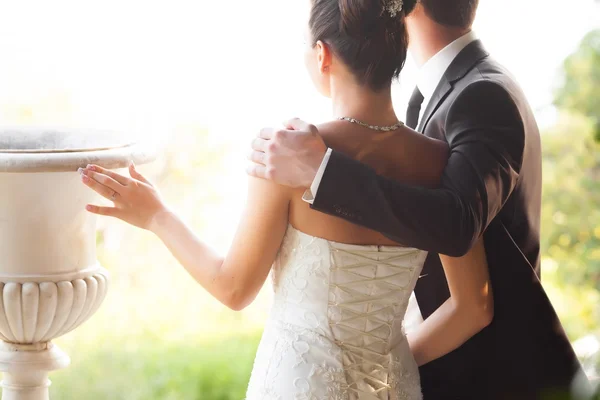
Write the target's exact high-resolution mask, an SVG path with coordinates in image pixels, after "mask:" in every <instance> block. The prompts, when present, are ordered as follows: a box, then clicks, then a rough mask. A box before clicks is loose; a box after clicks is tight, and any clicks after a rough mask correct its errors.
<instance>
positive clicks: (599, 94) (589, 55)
mask: <svg viewBox="0 0 600 400" xmlns="http://www.w3.org/2000/svg"><path fill="white" fill-rule="evenodd" d="M555 104H556V105H557V106H558V107H560V108H563V109H565V110H569V111H572V112H577V113H581V114H582V115H584V116H586V117H587V118H589V119H590V120H591V121H592V124H593V126H594V132H593V135H594V137H595V139H596V141H598V142H600V29H597V30H594V31H592V32H590V33H588V34H587V35H586V36H585V38H584V39H583V40H582V41H581V44H580V46H579V48H578V49H577V51H576V52H575V53H573V54H572V55H570V56H569V57H568V58H567V59H566V60H565V63H564V82H563V85H562V86H561V87H560V88H559V89H558V90H557V92H556V101H555Z"/></svg>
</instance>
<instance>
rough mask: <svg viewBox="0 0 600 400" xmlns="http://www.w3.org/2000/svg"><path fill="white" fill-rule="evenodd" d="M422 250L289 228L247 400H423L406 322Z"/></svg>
mask: <svg viewBox="0 0 600 400" xmlns="http://www.w3.org/2000/svg"><path fill="white" fill-rule="evenodd" d="M426 255H427V253H426V252H424V251H420V250H416V249H412V248H404V247H391V246H359V245H348V244H342V243H336V242H332V241H328V240H325V239H321V238H317V237H313V236H310V235H307V234H305V233H302V232H300V231H298V230H296V229H295V228H293V227H292V226H291V225H290V226H289V227H288V230H287V232H286V235H285V238H284V240H283V243H282V247H281V249H280V252H279V255H278V257H277V261H276V263H275V265H274V267H273V272H272V273H273V276H272V278H273V287H274V290H275V297H274V302H273V307H272V310H271V314H270V317H269V320H268V322H267V324H266V326H265V331H264V334H263V337H262V339H261V342H260V345H259V348H258V352H257V354H256V359H255V361H254V369H253V371H252V377H251V379H250V384H249V386H248V392H247V397H246V399H247V400H355V399H360V400H371V399H372V400H380V399H381V400H383V399H385V400H404V399H410V400H420V399H421V397H422V396H421V390H420V385H419V371H418V368H417V365H416V363H415V361H414V359H413V357H412V355H411V353H410V350H409V347H408V343H407V341H406V336H405V334H404V331H403V327H402V321H403V317H404V313H405V312H406V308H407V305H408V301H409V298H410V295H411V293H412V291H413V289H414V286H415V284H416V281H417V279H418V277H419V274H420V272H421V269H422V267H423V263H424V262H425V257H426Z"/></svg>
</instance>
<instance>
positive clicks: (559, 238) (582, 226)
mask: <svg viewBox="0 0 600 400" xmlns="http://www.w3.org/2000/svg"><path fill="white" fill-rule="evenodd" d="M592 130H593V127H592V125H591V124H590V122H589V119H586V118H583V117H581V116H579V115H576V114H570V113H565V112H563V113H562V115H561V118H560V120H559V123H558V124H557V125H556V126H555V127H554V128H553V129H551V130H549V131H547V132H545V133H544V135H543V146H544V147H543V150H544V151H543V170H544V176H543V200H542V255H543V269H542V281H543V282H544V285H545V286H547V287H548V289H549V293H550V295H551V297H552V298H553V302H554V304H555V306H556V308H557V311H558V313H559V314H560V316H561V319H562V321H563V323H564V324H565V327H566V329H567V332H568V334H569V336H570V337H571V339H578V338H580V337H582V336H585V335H587V334H589V333H591V332H596V333H598V334H600V325H599V324H598V321H600V143H597V142H595V141H594V140H593V139H592V135H591V132H592Z"/></svg>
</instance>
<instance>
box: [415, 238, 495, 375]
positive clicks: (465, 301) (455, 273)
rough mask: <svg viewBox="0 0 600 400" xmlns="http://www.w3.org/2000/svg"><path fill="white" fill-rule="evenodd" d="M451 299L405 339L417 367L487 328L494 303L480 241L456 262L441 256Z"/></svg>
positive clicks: (451, 258)
mask: <svg viewBox="0 0 600 400" xmlns="http://www.w3.org/2000/svg"><path fill="white" fill-rule="evenodd" d="M440 259H441V261H442V265H443V267H444V273H445V274H446V280H447V281H448V287H449V289H450V298H449V299H448V300H446V302H445V303H444V304H442V305H441V306H440V308H438V309H437V310H435V312H434V313H433V314H431V315H430V316H429V318H427V319H426V320H425V321H424V322H423V323H422V324H421V325H419V327H418V328H417V329H416V330H415V331H414V332H413V333H411V334H409V335H408V341H409V343H410V348H411V351H412V353H413V355H414V357H415V360H416V361H417V364H418V365H419V366H421V365H424V364H427V363H429V362H431V361H433V360H435V359H437V358H440V357H442V356H445V355H446V354H448V353H450V352H452V351H453V350H456V349H457V348H458V347H460V346H461V345H462V344H464V343H465V342H466V341H467V340H469V339H470V338H471V337H473V336H474V335H475V334H477V333H478V332H479V331H481V330H482V329H483V328H485V327H486V326H488V325H489V324H490V323H491V321H492V319H493V317H494V299H493V294H492V286H491V282H490V277H489V272H488V265H487V260H486V256H485V248H484V245H483V239H479V242H478V243H477V244H476V245H475V247H473V248H472V249H471V250H470V251H469V252H468V253H467V254H466V255H464V256H463V257H459V258H454V257H448V256H442V255H440Z"/></svg>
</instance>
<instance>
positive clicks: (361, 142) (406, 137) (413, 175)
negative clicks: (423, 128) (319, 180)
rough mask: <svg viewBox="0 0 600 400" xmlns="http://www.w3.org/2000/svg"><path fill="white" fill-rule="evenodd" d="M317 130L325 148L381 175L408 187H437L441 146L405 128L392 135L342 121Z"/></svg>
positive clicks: (443, 157)
mask: <svg viewBox="0 0 600 400" xmlns="http://www.w3.org/2000/svg"><path fill="white" fill-rule="evenodd" d="M317 128H318V129H319V132H320V134H321V136H322V137H323V139H324V140H325V143H327V145H328V146H329V147H331V148H333V149H334V150H337V151H340V152H343V153H345V154H346V155H348V156H350V157H353V158H355V159H357V160H358V161H361V162H363V163H365V164H367V165H369V166H371V167H372V168H374V169H375V170H376V171H377V172H378V173H379V174H381V175H385V176H388V177H390V178H394V179H397V180H400V181H402V182H406V183H410V184H415V185H420V186H428V187H435V186H437V185H438V183H439V180H440V178H441V175H442V172H443V170H444V168H445V166H446V162H447V160H448V145H447V144H446V143H445V142H443V141H441V140H436V139H432V138H429V137H427V136H425V135H423V134H421V133H418V132H416V131H414V130H412V129H410V128H408V127H406V126H403V127H401V128H399V129H397V130H395V131H392V132H375V131H370V130H368V129H366V128H363V127H360V126H355V125H351V124H348V122H345V121H331V122H327V123H324V124H321V125H318V126H317Z"/></svg>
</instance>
